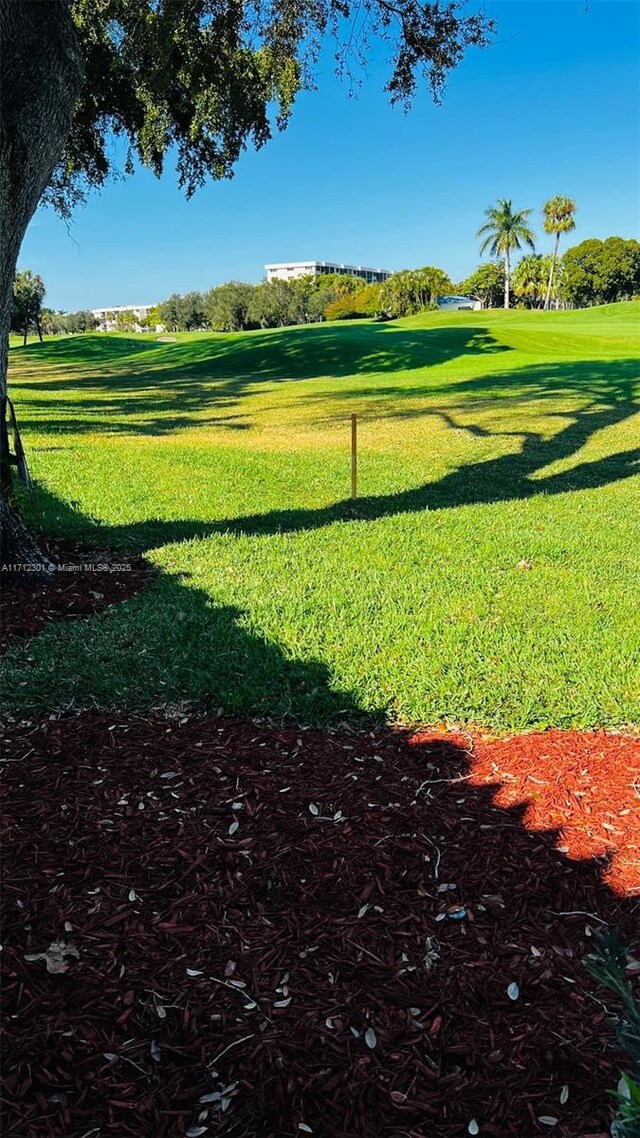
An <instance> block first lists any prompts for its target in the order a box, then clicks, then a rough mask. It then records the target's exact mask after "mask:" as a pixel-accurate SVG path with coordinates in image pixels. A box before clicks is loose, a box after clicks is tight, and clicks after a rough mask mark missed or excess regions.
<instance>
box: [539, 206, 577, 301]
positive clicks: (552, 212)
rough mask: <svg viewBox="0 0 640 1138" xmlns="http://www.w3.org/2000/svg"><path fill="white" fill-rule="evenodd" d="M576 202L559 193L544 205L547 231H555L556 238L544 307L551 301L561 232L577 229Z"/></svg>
mask: <svg viewBox="0 0 640 1138" xmlns="http://www.w3.org/2000/svg"><path fill="white" fill-rule="evenodd" d="M576 208H577V207H576V203H575V202H574V200H573V198H563V197H561V196H560V195H558V196H557V197H555V198H549V201H548V202H545V204H544V205H543V207H542V212H543V214H544V221H543V223H542V225H543V229H544V231H545V233H555V235H556V240H555V245H554V247H553V256H552V258H551V268H550V270H549V283H548V285H547V295H546V296H545V298H544V307H545V308H548V307H549V305H550V303H551V290H552V288H553V278H554V276H555V271H556V261H557V259H558V245H559V244H560V234H561V233H570V232H571V230H572V229H575V227H576V223H575V221H574V220H573V215H574V213H575V212H576Z"/></svg>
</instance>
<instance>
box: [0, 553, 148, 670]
mask: <svg viewBox="0 0 640 1138" xmlns="http://www.w3.org/2000/svg"><path fill="white" fill-rule="evenodd" d="M39 545H40V548H41V549H42V550H43V552H46V553H47V554H48V556H49V558H50V559H51V561H52V562H53V564H54V565H55V566H56V571H55V576H54V578H53V580H52V581H48V582H46V583H45V584H42V583H38V581H36V580H34V581H33V582H31V581H28V582H27V583H26V584H17V583H14V582H12V581H10V579H9V577H8V576H7V577H6V579H5V574H4V573H3V575H2V586H3V588H2V594H1V597H0V629H1V630H0V652H5V651H6V649H7V648H8V647H9V645H10V644H12V643H14V642H15V641H16V640H26V639H29V638H30V637H32V636H37V634H38V633H39V632H41V631H42V629H43V628H44V626H45V625H46V624H47V623H49V621H52V620H78V619H79V618H82V617H87V616H92V615H93V613H96V612H101V610H102V609H105V608H108V607H109V606H110V605H114V604H117V603H118V602H119V601H126V600H127V599H128V598H129V597H131V596H133V594H134V593H137V592H139V591H140V589H143V588H144V586H145V585H146V584H147V583H148V582H149V579H150V577H151V575H152V573H153V570H152V568H151V566H150V565H149V564H148V563H147V562H146V561H144V560H143V558H141V557H134V558H131V557H125V556H124V555H123V556H118V554H115V553H114V552H113V551H112V550H108V549H86V548H85V547H83V546H82V545H80V544H78V542H75V541H62V540H59V539H58V538H41V539H39Z"/></svg>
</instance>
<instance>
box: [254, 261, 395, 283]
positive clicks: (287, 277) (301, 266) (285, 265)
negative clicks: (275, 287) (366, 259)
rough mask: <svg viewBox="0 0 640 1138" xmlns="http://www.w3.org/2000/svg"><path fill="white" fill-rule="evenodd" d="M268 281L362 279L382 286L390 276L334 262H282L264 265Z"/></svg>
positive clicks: (362, 267) (384, 270) (378, 271)
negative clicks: (336, 276) (343, 277)
mask: <svg viewBox="0 0 640 1138" xmlns="http://www.w3.org/2000/svg"><path fill="white" fill-rule="evenodd" d="M265 272H266V274H267V280H268V281H293V280H297V279H298V278H299V277H321V276H332V275H334V274H336V275H339V276H349V277H362V279H363V280H365V281H366V282H367V284H382V282H383V281H386V280H388V279H389V277H390V276H391V273H390V272H387V270H386V269H368V268H365V267H364V266H363V265H340V264H338V263H337V262H335V261H282V262H279V263H278V264H275V265H265Z"/></svg>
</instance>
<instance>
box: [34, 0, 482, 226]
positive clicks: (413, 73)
mask: <svg viewBox="0 0 640 1138" xmlns="http://www.w3.org/2000/svg"><path fill="white" fill-rule="evenodd" d="M69 7H70V13H71V18H72V21H73V27H74V31H75V36H76V39H77V41H78V44H79V47H80V52H81V55H82V58H83V60H84V71H85V79H84V84H83V86H82V90H81V94H80V98H79V99H78V100H77V102H76V106H75V111H74V114H73V120H72V127H71V132H70V134H69V136H68V138H67V140H66V143H65V146H64V152H63V153H62V154H61V155H60V161H59V163H58V165H57V166H56V169H55V171H54V174H53V177H52V180H51V183H50V185H49V188H48V191H47V198H48V200H49V201H50V202H52V203H53V204H54V205H55V206H57V207H58V209H60V210H62V211H63V212H68V211H69V210H70V208H71V207H72V206H73V204H74V203H75V202H76V201H77V200H78V198H79V197H81V196H82V195H83V193H84V191H85V190H86V189H87V188H88V187H91V186H100V185H102V184H103V183H104V181H105V179H106V178H108V177H109V175H110V173H112V172H114V158H113V152H112V148H110V147H109V138H110V136H111V135H112V134H115V135H116V136H118V137H120V138H121V139H123V140H124V143H125V148H126V156H125V159H124V163H123V166H122V171H121V172H125V173H128V172H131V171H132V170H133V166H134V161H135V159H136V158H137V159H138V160H139V161H140V162H142V163H143V164H144V165H145V166H148V167H149V168H150V169H151V170H153V171H154V173H156V174H160V173H161V172H162V169H163V164H164V160H165V156H166V154H167V152H168V151H169V150H172V151H173V152H175V159H176V166H177V172H178V179H179V183H180V185H181V186H182V187H183V188H184V190H185V191H186V193H187V195H191V194H192V193H193V192H194V190H195V189H196V187H197V186H199V185H200V184H201V183H202V182H204V180H205V179H206V178H207V177H213V178H225V177H229V176H230V175H231V174H232V171H233V166H234V164H235V162H236V161H237V159H238V157H239V156H240V154H241V152H242V150H243V149H244V148H245V146H246V145H247V144H249V143H252V144H253V145H255V146H256V147H260V146H262V145H263V144H264V143H265V142H267V141H268V139H269V138H270V137H271V134H272V131H273V128H274V125H275V127H276V128H282V127H284V126H285V125H286V123H287V121H288V119H289V116H290V113H291V109H292V106H293V103H294V100H295V97H296V95H297V94H298V92H299V91H300V90H301V89H302V88H304V87H309V86H312V84H313V64H314V62H315V60H316V58H317V54H318V49H319V43H320V39H321V38H322V37H325V36H326V35H327V34H332V35H333V36H334V38H335V41H336V52H337V54H336V58H337V63H338V66H339V68H341V69H342V70H343V71H347V72H349V70H350V67H351V65H352V63H353V62H354V60H357V61H361V60H362V59H363V58H364V57H365V56H366V54H367V50H368V46H369V43H370V42H371V40H372V39H373V38H376V37H377V38H382V39H383V40H385V41H386V42H387V43H388V45H389V48H390V53H391V56H392V63H391V73H390V76H389V79H388V82H387V85H386V89H387V90H388V92H389V94H390V97H391V99H392V101H393V102H398V101H400V102H404V103H407V102H408V101H410V100H411V97H412V96H413V94H414V93H415V89H416V85H417V82H418V80H419V79H420V78H424V79H425V80H426V82H427V84H428V86H429V87H430V89H431V92H432V94H433V97H434V99H435V100H436V101H438V100H439V99H440V97H441V95H442V92H443V89H444V86H445V82H446V79H447V76H448V74H449V72H450V71H451V70H452V69H453V68H455V67H456V66H457V65H458V64H459V63H460V61H461V59H462V58H463V55H464V53H465V51H466V49H467V48H469V47H474V46H475V47H483V46H485V45H487V44H488V43H489V42H490V41H491V37H492V33H493V31H494V26H493V22H492V21H491V20H490V19H488V18H487V17H486V16H485V15H484V14H483V13H482V12H470V11H468V10H467V4H466V0H464V2H463V0H446V2H442V0H436V2H430V3H423V2H421V0H358V3H357V4H356V3H355V2H354V0H248V2H247V3H238V2H236V0H188V2H187V0H184V2H182V3H176V2H175V0H71V2H70V5H69ZM356 25H357V27H356ZM116 172H117V171H116Z"/></svg>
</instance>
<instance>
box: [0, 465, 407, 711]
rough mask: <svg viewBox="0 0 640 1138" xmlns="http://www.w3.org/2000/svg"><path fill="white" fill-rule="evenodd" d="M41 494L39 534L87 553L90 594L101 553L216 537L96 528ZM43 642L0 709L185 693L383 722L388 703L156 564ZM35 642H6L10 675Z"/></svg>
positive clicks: (244, 707) (234, 707)
mask: <svg viewBox="0 0 640 1138" xmlns="http://www.w3.org/2000/svg"><path fill="white" fill-rule="evenodd" d="M37 494H38V502H39V508H40V511H41V515H42V521H43V525H44V528H45V531H46V532H48V533H56V534H63V535H64V536H65V537H67V538H72V539H75V540H77V541H78V542H80V543H81V545H82V548H83V549H84V550H86V561H85V562H83V555H82V554H81V553H78V554H76V555H74V558H73V562H72V563H73V564H76V563H77V564H85V567H86V566H91V569H90V570H89V573H90V575H91V576H94V577H95V583H92V584H91V587H92V588H93V589H95V590H97V591H100V590H101V582H102V580H103V574H104V573H105V572H108V571H109V570H108V559H107V558H106V557H103V558H101V550H102V551H103V552H105V553H106V552H107V551H113V550H122V551H123V556H122V561H123V562H126V554H127V553H134V552H140V553H143V552H144V551H145V550H149V549H151V548H154V547H157V546H159V545H161V544H167V543H168V542H171V541H179V540H181V538H185V539H186V538H192V537H194V536H198V535H199V534H201V535H202V536H205V535H206V533H211V527H210V526H208V525H202V526H198V525H195V526H194V525H192V524H190V523H178V524H177V526H176V527H175V529H174V530H173V532H172V533H171V535H170V533H169V529H170V526H169V523H166V522H159V523H155V522H153V521H149V522H145V523H141V524H139V525H132V526H113V527H111V526H105V525H100V524H98V523H95V522H93V521H92V519H91V518H88V517H86V516H85V515H83V514H82V513H80V512H79V511H78V510H75V509H73V508H72V507H71V506H69V505H68V504H67V503H66V502H64V501H62V500H61V499H59V498H57V497H56V496H55V495H53V494H51V493H50V492H49V491H48V490H46V489H45V488H44V487H38V488H37ZM24 505H25V511H24V512H25V516H28V505H27V503H26V502H25V504H24ZM194 531H195V532H194ZM111 562H112V563H113V559H111ZM101 566H102V568H101ZM15 588H20V586H15ZM8 631H9V630H8ZM38 641H39V648H38V652H37V654H36V656H35V658H33V659H30V661H29V662H28V663H27V664H26V668H27V675H26V678H25V682H24V683H23V682H22V679H20V680H19V681H18V682H17V683H15V682H14V680H10V682H9V683H8V685H7V689H6V699H5V701H4V709H5V712H6V711H8V710H9V708H13V709H14V710H19V709H20V708H21V709H25V710H26V709H28V708H33V707H34V706H35V704H37V705H38V707H39V708H40V709H41V710H42V709H44V708H45V707H50V706H55V707H70V706H80V707H86V706H96V705H97V706H105V707H109V706H111V707H112V706H120V705H122V704H124V705H126V706H128V707H133V708H136V707H137V708H148V707H155V706H158V705H160V704H162V703H164V702H165V701H170V702H174V703H175V702H176V701H180V700H186V701H189V702H191V701H195V703H197V704H198V705H200V706H203V707H206V708H209V709H216V708H218V707H223V708H225V709H226V710H227V711H230V712H234V713H236V714H240V715H259V716H260V715H264V716H267V715H268V716H271V717H275V718H292V719H295V720H297V721H299V722H303V723H327V722H331V723H340V722H342V721H345V722H348V723H351V724H359V725H362V726H364V725H367V724H374V723H380V722H382V721H384V719H385V712H386V709H384V708H380V709H374V710H368V711H364V710H363V709H362V708H361V707H360V706H359V703H358V700H357V699H356V697H355V696H354V695H353V694H352V693H350V692H348V691H343V690H341V689H340V688H338V687H337V686H335V684H334V683H333V681H332V677H331V673H330V671H329V669H328V668H327V667H326V665H324V664H323V663H320V662H318V661H315V660H313V659H308V658H307V657H302V658H295V657H292V656H287V655H285V653H283V652H282V650H281V649H280V647H279V645H278V643H277V642H274V641H272V640H270V639H268V638H267V637H266V636H262V635H260V634H259V632H256V631H255V630H253V629H252V628H251V626H250V623H249V618H248V614H247V613H246V612H244V611H243V610H242V609H240V608H237V607H234V606H229V605H224V606H222V605H216V603H215V601H213V600H212V598H211V596H210V595H209V594H208V593H206V592H205V591H203V590H201V589H199V588H197V587H194V586H193V585H192V584H191V578H190V574H189V573H188V572H184V571H181V572H176V573H170V572H166V571H162V570H160V571H159V570H158V569H157V568H156V567H154V572H153V576H152V580H151V582H150V584H149V585H147V586H146V587H145V588H144V589H143V590H142V591H140V592H138V593H135V594H134V595H133V596H132V597H130V598H129V599H127V600H125V601H123V602H121V603H118V604H115V605H112V606H111V607H110V608H106V609H103V610H102V611H101V612H99V613H97V614H95V615H93V616H92V617H91V619H90V620H89V621H87V620H84V619H75V620H68V619H63V620H57V621H53V622H51V623H50V624H49V625H47V627H46V628H45V630H44V631H43V632H42V633H41V634H40V636H39V638H38ZM32 643H33V642H32V641H28V642H26V643H25V642H24V641H23V642H14V643H13V644H12V645H11V647H10V648H9V650H8V653H7V657H6V663H7V667H8V671H9V674H12V673H13V674H14V678H15V673H14V672H13V670H14V668H16V667H17V668H18V670H20V668H21V667H22V666H24V661H25V658H26V657H27V656H29V657H32V656H33V653H32V650H31V647H30V645H31V644H32ZM10 689H11V690H10ZM34 701H35V703H34Z"/></svg>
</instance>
